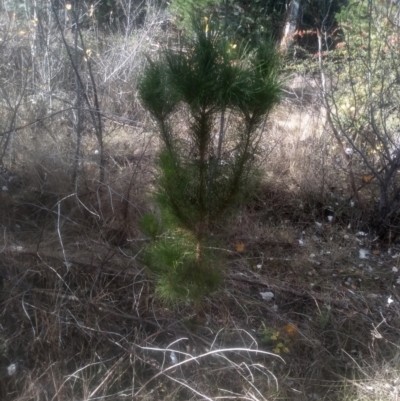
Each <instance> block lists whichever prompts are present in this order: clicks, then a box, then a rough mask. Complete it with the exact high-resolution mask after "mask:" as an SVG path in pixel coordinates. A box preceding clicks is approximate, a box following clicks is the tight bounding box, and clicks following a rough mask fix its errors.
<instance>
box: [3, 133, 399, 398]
mask: <svg viewBox="0 0 400 401" xmlns="http://www.w3.org/2000/svg"><path fill="white" fill-rule="evenodd" d="M113 138H116V136H115V135H114V137H113ZM118 138H119V141H115V142H113V140H112V139H110V142H109V143H108V146H109V148H110V149H112V151H110V152H109V155H108V165H107V172H108V176H107V180H108V185H107V186H106V187H105V189H98V188H96V185H95V184H94V182H95V180H93V179H91V177H93V176H94V174H97V172H96V171H95V172H92V168H93V166H92V164H93V165H94V166H96V164H95V163H92V164H91V162H90V160H89V159H90V157H89V156H88V161H87V163H86V164H85V167H84V169H83V170H82V172H81V174H82V177H83V178H82V182H84V183H85V184H84V185H86V189H84V190H83V189H82V190H81V193H80V195H79V196H77V195H70V194H68V193H65V194H64V195H63V196H62V195H60V194H58V195H57V196H56V195H55V192H56V191H55V190H54V188H52V187H51V186H52V185H55V184H52V183H56V182H57V180H56V179H55V180H53V181H51V179H52V177H50V178H48V179H47V180H48V181H46V180H42V181H40V180H39V181H35V182H36V184H34V185H33V184H32V183H33V182H34V180H33V179H32V180H31V181H32V182H29V181H27V180H26V179H25V181H24V178H23V177H22V175H21V177H20V180H19V181H20V185H19V186H18V187H16V188H14V189H13V188H10V190H9V191H2V192H0V196H1V198H0V199H1V202H2V205H3V208H2V211H1V219H2V233H1V234H2V235H1V239H0V243H1V244H0V279H1V282H0V285H1V300H0V301H1V305H2V307H1V314H0V338H1V350H0V369H1V372H0V375H1V376H0V377H1V381H0V382H1V385H0V394H1V399H3V400H16V401H17V400H18V401H20V400H41V401H42V400H54V401H56V400H60V401H64V400H87V401H89V400H95V399H96V400H103V399H104V400H121V399H130V400H185V401H188V400H220V399H225V400H238V399H243V400H257V401H258V400H332V401H333V400H349V401H350V400H354V401H355V400H357V401H364V400H368V401H378V400H385V401H386V400H393V401H394V400H397V399H398V397H399V395H400V378H399V367H400V352H399V338H400V337H399V335H400V294H399V289H398V288H399V286H400V272H399V270H400V243H398V242H396V241H395V240H394V239H393V240H392V241H385V242H381V241H378V240H377V238H375V237H374V234H373V232H372V231H370V230H368V226H367V225H366V224H365V222H363V217H362V211H361V210H360V208H358V207H357V205H354V204H353V203H352V201H351V199H349V198H346V197H344V196H342V195H341V193H340V191H339V190H334V189H332V190H331V191H327V192H326V194H325V195H324V196H322V197H321V196H320V197H317V195H315V194H314V195H312V196H310V194H309V193H308V194H307V195H304V193H303V192H301V185H298V182H296V180H295V178H293V177H294V176H295V173H296V169H294V170H290V171H289V173H287V172H286V170H285V169H280V170H279V169H276V168H275V169H274V168H273V167H271V168H270V170H269V172H268V173H267V172H266V176H265V179H264V184H263V187H262V188H260V189H259V191H258V192H257V194H256V195H254V196H253V197H252V198H251V199H250V200H249V201H248V202H247V203H246V205H244V206H242V207H241V208H240V209H238V210H237V213H236V215H235V217H234V218H233V219H232V222H231V223H230V224H229V225H227V226H224V227H218V228H217V229H216V231H215V236H216V238H218V243H219V247H220V251H221V253H222V254H224V255H225V263H224V266H223V271H224V282H223V285H222V287H221V288H220V290H219V291H218V292H217V293H215V294H213V296H210V297H208V298H207V299H205V300H204V302H203V304H202V305H200V306H196V307H194V306H193V305H189V304H187V305H185V304H180V305H175V306H166V305H165V304H163V303H161V301H160V300H159V299H158V298H157V297H156V296H155V295H154V278H153V277H152V275H151V274H149V273H148V272H147V270H146V268H145V266H144V265H143V264H141V262H140V261H141V258H140V254H141V252H142V249H143V244H144V243H145V242H146V239H145V238H144V237H143V235H142V234H141V233H140V230H139V229H138V220H139V219H140V216H141V215H142V214H143V213H145V212H147V211H148V210H151V208H152V207H153V206H152V205H151V202H149V199H150V198H149V195H148V194H149V193H150V192H151V191H152V179H153V178H152V177H153V176H154V166H153V162H154V152H153V151H150V150H149V149H154V146H155V145H154V142H153V141H154V140H155V139H154V137H153V136H152V135H148V134H147V135H146V134H141V137H140V138H141V140H142V141H139V140H138V138H132V137H131V138H129V137H124V136H123V135H119V136H118ZM133 148H134V149H136V150H139V151H138V152H135V151H133ZM92 151H93V149H92V145H90V143H89V144H87V154H88V155H90V154H91V153H90V152H92ZM278 170H279V171H281V172H282V171H283V173H282V174H280V175H279V174H278V175H277V171H278ZM20 171H23V169H21V170H20ZM48 171H50V170H48ZM53 171H55V170H53ZM57 171H60V173H57V174H54V176H55V177H58V178H59V177H60V174H61V173H62V168H60V169H59V170H57ZM303 171H304V170H303ZM20 174H22V173H20ZM310 174H313V169H312V168H310ZM314 174H315V170H314ZM17 175H18V174H17V173H15V176H17ZM306 180H307V177H306ZM49 181H50V182H49ZM38 183H39V184H40V183H41V185H39V184H38ZM60 185H61V184H60ZM84 185H83V186H82V188H85V187H84Z"/></svg>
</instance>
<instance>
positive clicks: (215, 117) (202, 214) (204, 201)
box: [139, 18, 280, 300]
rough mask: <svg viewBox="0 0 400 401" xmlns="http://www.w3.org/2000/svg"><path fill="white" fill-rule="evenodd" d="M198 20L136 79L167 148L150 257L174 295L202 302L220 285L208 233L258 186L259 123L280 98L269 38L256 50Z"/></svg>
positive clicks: (165, 289) (163, 291)
mask: <svg viewBox="0 0 400 401" xmlns="http://www.w3.org/2000/svg"><path fill="white" fill-rule="evenodd" d="M192 26H193V31H194V33H195V34H194V36H193V37H192V38H191V39H190V38H187V39H186V42H185V43H184V44H183V45H182V47H181V48H180V50H179V51H174V50H165V51H164V52H163V53H162V54H160V55H159V58H158V60H157V61H153V60H150V59H149V65H148V67H147V68H146V70H145V72H144V74H143V76H142V79H141V81H140V84H139V93H140V97H141V100H142V103H143V105H144V107H145V108H146V109H147V110H148V111H149V112H150V113H151V115H152V116H153V118H154V119H155V121H156V122H157V125H158V130H159V133H160V136H161V139H162V142H163V145H164V146H163V149H162V151H161V153H160V155H159V159H158V166H159V171H160V175H159V179H158V182H157V195H156V199H157V202H158V204H159V206H160V209H161V215H162V222H161V226H160V224H159V223H158V222H157V221H156V220H157V219H156V217H154V216H153V217H148V216H147V217H146V219H145V221H144V222H143V229H144V231H145V232H146V233H147V234H148V235H149V236H151V237H153V239H154V241H153V242H152V244H151V245H150V246H149V248H148V250H147V257H146V263H147V264H148V265H149V267H151V268H152V270H153V271H155V272H156V273H157V274H158V278H159V280H158V288H157V290H158V292H159V294H160V295H161V296H162V297H164V298H166V299H170V300H198V299H200V298H201V297H202V296H204V295H205V294H207V293H209V292H211V291H213V290H215V289H216V288H217V286H218V283H219V279H220V277H221V268H220V265H221V260H219V259H218V258H217V257H216V255H214V254H213V253H212V252H211V250H210V247H209V246H207V245H208V244H209V241H210V233H211V230H212V228H213V227H214V225H215V224H216V223H217V222H220V221H221V219H223V218H224V217H226V216H227V214H228V213H229V211H232V209H233V207H234V205H235V204H236V203H237V202H238V201H239V200H240V199H241V198H242V196H243V194H244V193H246V192H248V191H249V188H250V187H251V186H252V183H254V181H255V179H256V177H257V171H256V168H255V163H254V154H255V152H256V148H257V145H258V142H259V139H260V133H259V128H260V125H261V123H262V122H264V121H265V117H266V115H267V114H268V112H269V111H270V110H271V109H272V107H273V106H274V105H275V104H276V103H277V102H278V100H279V95H280V82H279V78H278V68H279V57H278V54H277V53H276V51H275V48H274V46H273V45H272V44H271V43H270V42H268V41H260V43H259V46H258V47H257V50H256V51H254V50H253V51H251V52H250V51H248V50H247V49H246V46H245V45H240V44H238V43H234V42H233V41H231V40H229V38H227V37H226V35H225V34H224V32H223V30H222V29H220V28H219V26H218V23H215V22H214V21H212V20H208V19H206V18H204V19H202V20H198V19H195V18H193V19H192ZM185 113H186V114H185ZM182 115H186V116H187V122H188V127H187V131H186V132H182V125H181V124H179V123H178V118H177V116H181V117H182ZM228 115H229V123H228V124H227V116H228ZM216 131H217V133H216Z"/></svg>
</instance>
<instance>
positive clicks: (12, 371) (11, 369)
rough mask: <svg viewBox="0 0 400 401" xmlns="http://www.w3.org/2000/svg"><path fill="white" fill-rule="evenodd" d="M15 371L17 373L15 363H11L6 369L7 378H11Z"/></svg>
mask: <svg viewBox="0 0 400 401" xmlns="http://www.w3.org/2000/svg"><path fill="white" fill-rule="evenodd" d="M16 371H17V364H16V363H12V364H11V365H10V366H8V368H7V373H8V376H12V375H13V374H14V373H15V372H16Z"/></svg>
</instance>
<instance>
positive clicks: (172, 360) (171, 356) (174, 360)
mask: <svg viewBox="0 0 400 401" xmlns="http://www.w3.org/2000/svg"><path fill="white" fill-rule="evenodd" d="M169 357H170V358H171V362H172V363H173V364H174V365H175V364H176V363H178V358H177V357H176V354H175V352H174V351H172V352H171V353H170V355H169Z"/></svg>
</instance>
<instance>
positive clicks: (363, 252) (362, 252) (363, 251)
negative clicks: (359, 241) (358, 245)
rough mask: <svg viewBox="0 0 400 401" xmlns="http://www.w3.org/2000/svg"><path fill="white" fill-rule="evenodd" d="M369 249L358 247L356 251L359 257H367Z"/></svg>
mask: <svg viewBox="0 0 400 401" xmlns="http://www.w3.org/2000/svg"><path fill="white" fill-rule="evenodd" d="M368 254H369V251H368V250H367V249H360V250H359V251H358V257H359V258H360V259H368Z"/></svg>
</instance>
